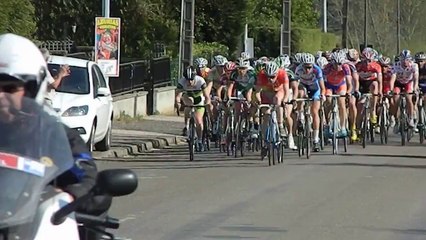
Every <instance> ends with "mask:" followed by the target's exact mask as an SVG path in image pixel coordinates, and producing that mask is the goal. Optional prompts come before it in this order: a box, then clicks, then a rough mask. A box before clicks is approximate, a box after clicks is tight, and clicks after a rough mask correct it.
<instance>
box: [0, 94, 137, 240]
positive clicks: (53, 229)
mask: <svg viewBox="0 0 426 240" xmlns="http://www.w3.org/2000/svg"><path fill="white" fill-rule="evenodd" d="M73 164H74V159H73V156H72V154H71V149H70V145H69V142H68V138H67V136H66V133H65V130H64V127H63V125H62V123H61V122H60V120H59V119H58V118H57V117H56V116H54V115H53V114H52V115H50V114H48V113H47V112H46V111H44V110H43V108H42V107H40V106H39V105H38V104H37V103H35V102H34V100H33V99H30V98H17V97H16V96H13V95H9V94H5V93H0V189H1V191H0V240H3V239H4V240H8V239H36V240H42V239H43V240H50V239H52V240H53V239H63V240H65V239H69V240H77V239H81V237H82V236H81V233H80V232H81V230H82V229H84V230H86V231H93V232H97V233H100V234H101V235H103V237H104V239H114V236H113V234H111V233H108V232H107V231H106V230H104V229H105V228H107V229H108V228H110V229H117V228H119V220H118V219H115V218H111V217H109V216H93V215H88V214H84V213H78V212H76V209H77V208H78V207H79V206H81V204H83V203H84V202H86V201H87V200H88V199H90V198H92V197H94V196H97V195H110V196H112V197H118V196H124V195H128V194H131V193H132V192H134V191H135V190H136V188H137V185H138V179H137V176H136V174H135V173H134V172H132V171H131V170H127V169H110V170H104V171H102V172H100V173H99V174H98V177H97V181H96V186H95V187H94V188H93V189H92V190H91V191H90V192H88V193H87V194H86V195H84V196H83V197H80V198H77V199H73V197H72V196H71V195H70V194H68V193H66V192H63V191H61V190H60V189H59V188H58V186H57V185H56V183H55V179H56V178H57V177H58V176H60V175H61V174H63V173H64V172H66V171H68V170H69V169H71V168H72V166H73ZM79 230H80V232H79ZM82 239H84V236H83V238H82Z"/></svg>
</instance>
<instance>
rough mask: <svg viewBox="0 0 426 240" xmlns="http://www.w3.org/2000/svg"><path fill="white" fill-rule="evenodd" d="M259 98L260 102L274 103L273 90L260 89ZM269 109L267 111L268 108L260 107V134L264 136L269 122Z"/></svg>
mask: <svg viewBox="0 0 426 240" xmlns="http://www.w3.org/2000/svg"><path fill="white" fill-rule="evenodd" d="M260 95H261V99H262V102H261V104H273V103H274V101H273V100H274V95H275V93H274V92H267V91H262V92H261V94H260ZM270 112H271V111H269V109H262V114H263V118H262V126H261V129H262V134H263V136H264V137H265V136H266V126H267V125H268V122H269V114H270Z"/></svg>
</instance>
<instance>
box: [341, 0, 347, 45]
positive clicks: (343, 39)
mask: <svg viewBox="0 0 426 240" xmlns="http://www.w3.org/2000/svg"><path fill="white" fill-rule="evenodd" d="M342 13H343V19H342V20H343V21H342V29H343V31H342V47H343V48H347V47H348V28H349V27H348V13H349V0H343V9H342Z"/></svg>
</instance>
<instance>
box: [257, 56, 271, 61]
mask: <svg viewBox="0 0 426 240" xmlns="http://www.w3.org/2000/svg"><path fill="white" fill-rule="evenodd" d="M257 61H259V62H261V63H266V62H269V58H268V57H266V56H263V57H261V58H259V59H258V60H257Z"/></svg>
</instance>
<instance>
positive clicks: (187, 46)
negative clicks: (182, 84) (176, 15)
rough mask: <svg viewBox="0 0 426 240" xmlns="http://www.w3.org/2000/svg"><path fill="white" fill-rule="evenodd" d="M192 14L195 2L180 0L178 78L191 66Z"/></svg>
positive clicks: (193, 21) (192, 0)
mask: <svg viewBox="0 0 426 240" xmlns="http://www.w3.org/2000/svg"><path fill="white" fill-rule="evenodd" d="M194 13H195V0H182V6H181V19H180V21H181V30H180V44H179V49H180V54H179V71H178V72H179V77H181V76H182V72H183V70H184V69H185V68H186V67H188V66H189V65H192V62H193V61H192V59H193V56H192V46H193V44H194V38H195V37H194V23H195V19H194Z"/></svg>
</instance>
